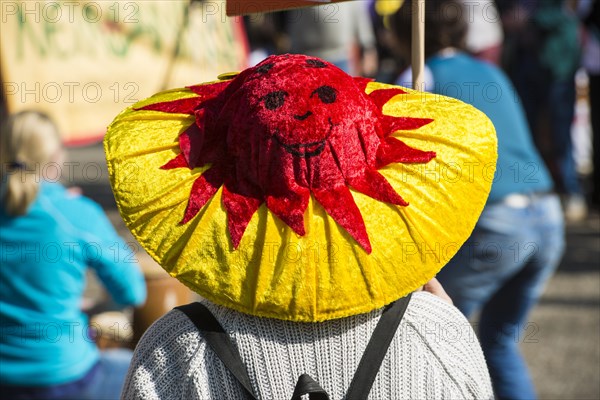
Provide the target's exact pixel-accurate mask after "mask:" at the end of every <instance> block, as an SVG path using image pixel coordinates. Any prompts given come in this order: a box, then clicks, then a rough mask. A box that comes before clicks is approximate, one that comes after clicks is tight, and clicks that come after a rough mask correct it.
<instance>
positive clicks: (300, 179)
mask: <svg viewBox="0 0 600 400" xmlns="http://www.w3.org/2000/svg"><path fill="white" fill-rule="evenodd" d="M104 148H105V152H106V159H107V163H108V170H109V173H110V180H111V185H112V189H113V192H114V195H115V199H116V202H117V206H118V208H119V211H120V213H121V215H122V217H123V219H124V221H125V223H126V224H127V226H128V227H129V229H130V230H131V232H132V233H133V235H134V236H135V238H136V239H137V240H138V241H139V242H140V244H141V245H142V246H143V247H144V248H145V249H146V251H147V252H148V253H149V254H150V255H151V256H152V257H153V258H154V259H155V260H156V261H157V262H158V263H159V264H160V265H161V266H162V267H163V268H164V269H165V270H166V271H167V272H169V274H171V275H172V276H174V277H176V278H177V279H179V280H180V281H181V282H183V283H184V284H185V285H187V286H188V287H189V288H191V289H192V290H194V291H196V292H197V293H199V294H200V295H201V296H203V297H205V298H207V299H209V300H211V301H213V302H214V303H217V304H220V305H223V306H225V307H229V308H232V309H235V310H237V311H241V312H244V313H247V314H251V315H256V316H263V317H271V318H277V319H285V320H292V321H306V322H314V321H323V320H329V319H334V318H341V317H346V316H350V315H356V314H360V313H365V312H369V311H372V310H374V309H377V308H380V307H383V306H384V305H386V304H389V303H391V302H393V301H395V300H397V299H399V298H401V297H403V296H405V295H406V294H408V293H410V292H412V291H414V290H415V289H417V288H418V287H420V286H421V285H423V284H424V283H426V282H427V281H429V280H430V279H431V278H432V277H434V276H435V275H436V274H437V272H438V271H439V270H440V269H441V268H442V267H443V266H444V265H445V264H446V263H447V262H448V261H449V260H450V259H451V258H452V256H453V255H454V254H455V253H456V251H457V250H458V249H459V248H460V246H461V245H462V244H463V243H464V241H465V240H466V239H467V238H468V236H469V235H470V233H471V231H472V229H473V227H474V226H475V223H476V221H477V219H478V217H479V214H480V213H481V211H482V209H483V206H484V204H485V202H486V199H487V196H488V194H489V191H490V188H491V184H492V179H493V176H494V171H495V165H496V135H495V131H494V127H493V125H492V123H491V122H490V120H489V119H488V118H487V117H486V116H485V115H484V114H483V113H481V112H480V111H478V110H477V109H475V108H474V107H472V106H469V105H467V104H465V103H462V102H460V101H458V100H455V99H451V98H448V97H444V96H439V95H432V94H427V93H422V92H417V91H413V90H410V89H405V88H400V87H397V86H392V85H386V84H381V83H376V82H370V80H368V79H364V78H352V77H350V76H349V75H347V74H346V73H344V72H343V71H341V70H340V69H338V68H337V67H335V66H333V65H332V64H330V63H327V62H325V61H323V60H320V59H317V58H314V57H307V56H303V55H287V54H286V55H280V56H271V57H269V58H267V59H265V60H264V61H262V62H261V63H260V64H258V65H257V66H255V67H252V68H249V69H246V70H244V71H242V72H241V73H240V74H237V75H231V74H227V75H225V76H224V77H222V79H221V80H219V81H216V82H211V83H206V84H200V85H194V86H190V87H188V88H185V89H176V90H170V91H165V92H161V93H158V94H156V95H154V96H152V97H150V98H149V99H146V100H143V101H141V102H139V103H137V104H135V105H133V106H132V107H129V108H127V109H126V110H124V111H123V112H122V113H121V114H119V115H118V116H117V117H116V119H115V120H114V121H113V122H112V124H111V125H110V126H109V128H108V132H107V135H106V137H105V140H104Z"/></svg>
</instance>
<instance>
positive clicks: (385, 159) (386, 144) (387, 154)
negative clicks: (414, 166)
mask: <svg viewBox="0 0 600 400" xmlns="http://www.w3.org/2000/svg"><path fill="white" fill-rule="evenodd" d="M434 157H435V151H423V150H419V149H415V148H414V147H410V146H409V145H407V144H406V143H404V142H402V141H401V140H398V139H396V138H393V137H388V138H385V139H384V140H382V141H381V145H380V146H379V148H378V149H377V169H379V168H382V167H385V166H386V165H388V164H391V163H398V162H400V163H426V162H429V161H430V160H431V159H432V158H434Z"/></svg>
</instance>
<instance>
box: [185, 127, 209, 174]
mask: <svg viewBox="0 0 600 400" xmlns="http://www.w3.org/2000/svg"><path fill="white" fill-rule="evenodd" d="M203 140H204V132H203V131H202V130H201V129H200V128H199V127H198V125H197V124H192V125H190V126H189V127H188V128H187V129H186V130H185V131H184V132H183V133H182V134H181V135H179V148H180V149H181V152H182V154H183V155H184V156H185V159H186V161H187V163H188V165H189V166H190V168H196V167H198V166H200V164H199V163H198V161H199V160H200V156H201V154H202V144H203Z"/></svg>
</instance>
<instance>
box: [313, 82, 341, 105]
mask: <svg viewBox="0 0 600 400" xmlns="http://www.w3.org/2000/svg"><path fill="white" fill-rule="evenodd" d="M315 94H316V95H317V96H319V99H321V101H322V102H323V103H326V104H330V103H333V102H334V101H335V99H336V97H337V90H335V89H334V88H332V87H331V86H321V87H318V88H316V89H315V90H314V91H313V92H312V93H311V95H310V97H313V96H314V95H315Z"/></svg>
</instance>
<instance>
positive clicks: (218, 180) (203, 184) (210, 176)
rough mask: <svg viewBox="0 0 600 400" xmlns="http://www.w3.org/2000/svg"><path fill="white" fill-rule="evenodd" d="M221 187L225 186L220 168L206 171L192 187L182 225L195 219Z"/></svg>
mask: <svg viewBox="0 0 600 400" xmlns="http://www.w3.org/2000/svg"><path fill="white" fill-rule="evenodd" d="M221 185H223V173H222V171H221V169H220V168H216V167H211V168H210V169H208V170H206V171H204V173H203V174H202V175H200V177H199V178H198V179H196V180H195V181H194V184H193V185H192V190H191V193H190V199H189V201H188V204H187V207H186V209H185V214H184V216H183V219H182V220H181V222H180V224H185V223H187V222H188V221H189V220H191V219H192V218H194V216H196V214H198V212H199V211H200V209H201V208H202V207H204V205H205V204H206V203H207V202H208V200H210V199H211V197H213V196H214V194H215V193H217V190H219V188H220V187H221Z"/></svg>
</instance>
